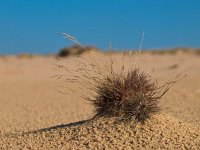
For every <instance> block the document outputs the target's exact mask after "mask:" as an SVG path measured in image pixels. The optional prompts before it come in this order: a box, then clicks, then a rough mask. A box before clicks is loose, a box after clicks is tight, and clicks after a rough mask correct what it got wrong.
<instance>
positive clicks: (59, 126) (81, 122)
mask: <svg viewBox="0 0 200 150" xmlns="http://www.w3.org/2000/svg"><path fill="white" fill-rule="evenodd" d="M92 119H93V118H91V119H88V120H82V121H78V122H73V123H69V124H61V125H56V126H52V127H47V128H41V129H38V130H32V131H25V132H24V131H22V132H21V133H6V134H4V135H1V137H16V136H23V135H27V134H36V133H40V132H46V131H51V130H54V129H61V128H65V127H72V126H73V127H74V126H78V125H81V124H83V123H85V122H88V121H91V120H92Z"/></svg>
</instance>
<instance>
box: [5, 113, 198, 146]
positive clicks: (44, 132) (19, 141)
mask: <svg viewBox="0 0 200 150" xmlns="http://www.w3.org/2000/svg"><path fill="white" fill-rule="evenodd" d="M199 135H200V126H195V125H192V124H189V123H184V122H182V121H180V120H177V119H175V118H173V117H171V116H169V115H167V114H160V115H156V116H153V117H152V118H151V119H149V120H148V121H147V122H146V123H145V124H144V125H141V124H139V123H137V124H136V123H134V122H133V123H132V124H129V125H127V124H124V123H117V122H116V121H115V120H113V119H107V118H97V119H92V120H87V121H82V122H77V123H72V124H67V125H60V126H55V127H50V128H45V129H40V130H36V131H30V132H28V133H22V134H21V135H17V134H16V135H9V134H8V135H5V136H7V137H4V138H3V139H1V145H3V146H2V148H4V149H8V148H11V149H16V148H37V149H40V148H41V149H43V148H44V149H50V148H53V149H60V148H64V147H65V148H68V149H70V148H71V149H72V148H74V149H198V148H199V147H200V136H199Z"/></svg>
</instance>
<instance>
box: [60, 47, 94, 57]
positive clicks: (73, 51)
mask: <svg viewBox="0 0 200 150" xmlns="http://www.w3.org/2000/svg"><path fill="white" fill-rule="evenodd" d="M89 51H97V48H95V47H92V46H85V47H84V48H83V47H81V46H80V45H77V44H75V45H73V46H71V47H64V48H62V49H61V50H60V51H59V53H58V55H57V56H58V57H68V56H79V55H81V54H83V53H85V52H89Z"/></svg>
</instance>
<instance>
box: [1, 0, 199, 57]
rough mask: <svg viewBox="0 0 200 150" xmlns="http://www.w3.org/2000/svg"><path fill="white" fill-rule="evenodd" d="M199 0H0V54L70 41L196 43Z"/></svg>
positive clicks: (44, 49)
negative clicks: (66, 36)
mask: <svg viewBox="0 0 200 150" xmlns="http://www.w3.org/2000/svg"><path fill="white" fill-rule="evenodd" d="M199 8H200V0H180V1H179V0H98V1H97V0H0V54H16V53H55V52H56V51H58V49H60V48H62V47H64V46H69V45H71V44H72V43H71V42H69V41H67V40H65V39H63V38H61V37H59V36H58V35H57V34H56V33H58V32H67V33H69V34H71V35H73V36H75V37H76V38H77V39H78V40H79V41H80V42H81V43H82V44H85V45H94V46H97V47H99V48H101V49H108V46H109V42H110V41H111V42H112V47H113V48H114V49H137V48H139V46H140V41H141V35H142V32H144V33H145V37H144V43H143V48H144V49H153V48H156V49H158V48H171V47H194V48H195V47H200V9H199Z"/></svg>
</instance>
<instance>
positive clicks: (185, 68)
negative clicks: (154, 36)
mask: <svg viewBox="0 0 200 150" xmlns="http://www.w3.org/2000/svg"><path fill="white" fill-rule="evenodd" d="M85 57H86V58H87V56H85ZM96 59H97V62H101V61H103V59H105V56H103V55H97V58H96ZM112 59H113V60H114V61H115V62H116V63H117V64H120V63H121V62H122V61H121V54H113V55H112ZM67 60H68V61H69V62H70V63H68V64H67V65H71V66H70V67H77V66H76V65H75V64H76V63H75V62H76V59H75V58H74V57H70V58H68V59H67ZM57 61H58V60H57V59H55V58H54V57H50V56H49V57H40V56H35V57H31V58H29V57H27V58H26V57H25V58H18V57H16V56H9V57H8V56H7V57H0V120H1V122H0V149H50V148H51V149H133V148H134V149H200V115H199V114H200V99H199V97H200V79H199V76H200V69H199V66H200V56H198V55H193V54H182V53H181V54H176V55H169V54H165V55H152V54H142V56H141V62H142V63H141V67H142V68H143V70H146V71H147V70H151V69H152V68H154V69H155V72H154V75H155V76H156V77H157V78H158V81H161V82H164V81H166V80H167V79H169V77H170V76H173V75H174V74H176V73H181V75H182V76H184V75H187V77H183V78H182V80H181V81H179V82H178V83H177V84H176V85H175V86H173V87H172V89H170V91H169V92H168V93H167V94H166V95H165V96H164V98H163V99H162V100H161V102H160V105H161V107H162V111H161V112H160V114H157V115H154V116H152V118H150V119H149V120H148V121H147V122H146V123H145V124H144V125H141V124H139V123H132V124H131V125H125V124H123V123H118V124H117V123H115V122H114V120H113V119H107V118H98V119H91V118H92V116H93V115H94V114H93V111H92V110H93V108H92V106H91V105H90V104H89V103H88V102H87V101H86V100H84V99H82V98H81V97H80V96H78V95H76V94H74V95H71V94H61V93H59V92H57V91H58V90H59V89H60V88H59V87H60V85H63V84H67V82H66V83H65V82H64V81H63V80H56V79H55V78H50V77H51V76H52V75H55V74H58V73H60V72H59V69H58V68H57V67H56V65H55V64H56V63H57ZM68 86H72V85H68ZM73 86H74V87H76V86H78V85H76V84H75V85H73ZM77 90H79V89H77ZM77 92H85V93H86V94H87V89H85V90H83V91H77ZM88 119H89V120H88Z"/></svg>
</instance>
